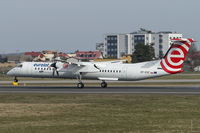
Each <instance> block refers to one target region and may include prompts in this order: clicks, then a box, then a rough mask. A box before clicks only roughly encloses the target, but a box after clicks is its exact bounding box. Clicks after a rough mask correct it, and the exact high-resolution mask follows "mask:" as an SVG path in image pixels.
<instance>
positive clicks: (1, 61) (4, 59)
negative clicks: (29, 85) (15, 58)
mask: <svg viewBox="0 0 200 133" xmlns="http://www.w3.org/2000/svg"><path fill="white" fill-rule="evenodd" d="M7 61H8V58H7V57H2V56H1V55H0V63H5V62H7Z"/></svg>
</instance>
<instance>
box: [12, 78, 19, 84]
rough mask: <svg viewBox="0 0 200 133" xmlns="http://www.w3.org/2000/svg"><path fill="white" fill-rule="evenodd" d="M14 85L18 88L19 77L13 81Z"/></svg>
mask: <svg viewBox="0 0 200 133" xmlns="http://www.w3.org/2000/svg"><path fill="white" fill-rule="evenodd" d="M13 85H14V86H18V79H17V77H15V78H14V80H13Z"/></svg>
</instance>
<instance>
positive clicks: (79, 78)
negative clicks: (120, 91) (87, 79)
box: [76, 73, 108, 88]
mask: <svg viewBox="0 0 200 133" xmlns="http://www.w3.org/2000/svg"><path fill="white" fill-rule="evenodd" d="M76 78H77V80H78V84H77V88H84V84H83V82H82V81H81V80H82V73H79V75H77V77H76ZM107 86H108V84H107V83H106V82H105V81H104V80H103V81H102V82H101V87H102V88H107Z"/></svg>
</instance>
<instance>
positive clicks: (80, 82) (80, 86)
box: [77, 73, 84, 88]
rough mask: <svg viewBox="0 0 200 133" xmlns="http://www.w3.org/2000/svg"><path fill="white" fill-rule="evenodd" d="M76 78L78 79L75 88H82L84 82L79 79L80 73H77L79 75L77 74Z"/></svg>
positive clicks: (80, 77)
mask: <svg viewBox="0 0 200 133" xmlns="http://www.w3.org/2000/svg"><path fill="white" fill-rule="evenodd" d="M77 79H78V82H79V83H78V84H77V88H84V84H83V82H82V81H81V79H82V73H79V75H77Z"/></svg>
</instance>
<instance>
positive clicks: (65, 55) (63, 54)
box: [58, 53, 69, 58]
mask: <svg viewBox="0 0 200 133" xmlns="http://www.w3.org/2000/svg"><path fill="white" fill-rule="evenodd" d="M58 56H59V57H66V58H69V56H68V55H67V54H66V53H61V54H58Z"/></svg>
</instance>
